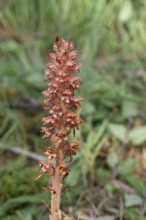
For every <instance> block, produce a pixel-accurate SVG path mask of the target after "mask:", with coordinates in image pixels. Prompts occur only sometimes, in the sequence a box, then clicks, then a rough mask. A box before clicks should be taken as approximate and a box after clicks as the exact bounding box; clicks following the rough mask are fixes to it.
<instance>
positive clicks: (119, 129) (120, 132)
mask: <svg viewBox="0 0 146 220" xmlns="http://www.w3.org/2000/svg"><path fill="white" fill-rule="evenodd" d="M108 128H109V131H110V132H111V133H112V134H113V135H114V136H115V137H116V138H118V139H119V140H120V141H122V142H125V137H126V130H127V129H126V127H125V126H124V125H119V124H109V126H108Z"/></svg>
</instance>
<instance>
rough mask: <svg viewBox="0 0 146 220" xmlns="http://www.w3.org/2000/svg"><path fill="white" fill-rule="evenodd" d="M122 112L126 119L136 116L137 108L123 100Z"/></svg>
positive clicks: (134, 104)
mask: <svg viewBox="0 0 146 220" xmlns="http://www.w3.org/2000/svg"><path fill="white" fill-rule="evenodd" d="M122 111H123V115H124V116H125V117H127V118H128V117H134V116H137V115H138V108H137V105H136V103H135V102H130V101H127V100H124V101H123V104H122Z"/></svg>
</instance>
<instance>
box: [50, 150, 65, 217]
mask: <svg viewBox="0 0 146 220" xmlns="http://www.w3.org/2000/svg"><path fill="white" fill-rule="evenodd" d="M62 162H63V152H62V150H61V149H60V151H59V158H58V160H56V169H55V170H56V171H55V175H54V176H53V183H52V188H53V190H54V193H52V196H51V215H50V220H61V213H60V198H61V191H62V185H63V183H62V182H63V181H62V178H61V177H60V173H59V170H58V167H59V165H60V164H61V163H62Z"/></svg>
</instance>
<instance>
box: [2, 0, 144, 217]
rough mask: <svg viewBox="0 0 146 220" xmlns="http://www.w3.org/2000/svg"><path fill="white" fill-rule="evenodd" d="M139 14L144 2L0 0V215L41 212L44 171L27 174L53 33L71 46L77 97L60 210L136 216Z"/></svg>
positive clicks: (140, 158) (36, 152) (37, 150)
mask: <svg viewBox="0 0 146 220" xmlns="http://www.w3.org/2000/svg"><path fill="white" fill-rule="evenodd" d="M145 12H146V1H144V0H42V1H41V0H21V1H20V0H12V1H11V0H0V85H1V87H0V125H1V126H0V138H1V139H0V153H1V154H0V165H1V166H0V219H2V220H42V219H43V220H46V219H48V210H47V208H46V207H45V206H44V204H43V203H42V202H41V201H42V200H44V201H46V202H47V203H48V204H49V202H50V196H49V193H47V192H44V191H43V189H42V188H43V187H44V186H45V185H46V184H47V181H48V177H43V178H42V179H40V180H37V181H35V180H34V179H35V177H36V176H37V175H38V173H39V167H38V162H37V160H38V157H41V156H42V155H43V149H44V148H45V144H46V143H45V141H44V139H42V134H41V132H40V128H41V126H42V122H41V119H42V117H44V116H45V114H46V112H45V111H44V110H43V96H42V94H41V92H42V91H43V90H45V89H46V86H47V85H46V82H44V79H45V76H44V74H43V70H44V69H45V65H46V63H48V62H49V59H48V51H49V50H51V48H52V43H53V42H54V39H55V37H56V36H58V35H62V36H63V37H64V38H65V39H66V40H72V41H74V42H75V48H76V49H77V50H78V51H79V58H78V59H79V61H80V62H81V63H83V64H84V65H83V68H82V70H81V73H80V76H81V77H82V78H83V84H82V87H81V90H80V94H79V95H80V96H83V97H85V99H86V100H85V101H84V103H83V105H82V109H81V118H83V119H84V120H85V122H86V123H85V124H84V125H83V126H81V130H80V132H78V133H77V136H76V139H78V140H79V141H80V142H81V151H80V153H79V154H78V155H77V156H76V157H75V158H74V162H72V163H71V164H70V168H71V170H72V171H71V173H70V175H69V176H68V177H67V178H66V182H65V188H64V189H63V196H62V208H63V210H64V212H65V213H69V215H70V216H73V217H75V219H80V220H81V219H82V220H88V219H90V220H95V219H97V220H105V219H107V220H145V219H146V187H145V180H146V173H145V170H146V148H145V146H146V13H145ZM16 151H17V153H16ZM32 153H33V154H32ZM24 154H26V156H25V155H24Z"/></svg>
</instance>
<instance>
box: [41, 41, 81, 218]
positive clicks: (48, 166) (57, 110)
mask: <svg viewBox="0 0 146 220" xmlns="http://www.w3.org/2000/svg"><path fill="white" fill-rule="evenodd" d="M73 47H74V45H73V42H67V41H65V40H64V39H63V38H62V37H57V38H56V41H55V43H54V45H53V49H54V51H55V53H49V57H50V60H51V61H52V62H51V63H49V64H48V65H47V69H46V70H45V74H46V76H47V79H48V81H49V84H48V89H47V90H46V91H44V92H43V94H44V96H45V100H44V104H45V109H46V110H48V113H49V116H47V117H44V118H43V120H42V121H43V124H44V127H43V128H42V131H43V133H44V137H45V138H49V139H50V140H51V141H52V146H49V147H48V148H47V149H46V151H45V154H46V155H47V157H48V161H47V162H43V161H41V162H40V166H41V175H42V174H44V173H49V174H51V175H52V178H53V183H52V187H47V189H51V190H50V191H51V192H52V197H51V214H50V219H51V220H61V219H62V217H60V214H58V213H60V196H61V189H62V184H63V180H64V178H65V177H66V176H67V175H68V174H69V168H68V167H67V165H66V164H65V158H66V157H68V156H70V157H72V156H73V155H75V154H76V153H77V152H78V149H79V143H78V142H70V141H69V140H68V135H69V134H70V133H71V132H72V131H73V132H74V130H75V129H78V128H79V125H80V124H82V123H83V120H81V119H80V118H79V116H78V115H77V114H76V110H77V109H78V108H79V107H80V102H81V101H83V100H84V99H83V98H82V97H79V96H74V92H75V90H78V89H79V87H80V84H81V78H80V77H78V76H76V73H79V69H80V67H81V66H82V65H81V64H79V63H76V61H75V59H76V57H77V55H78V52H77V51H74V50H73ZM39 177H40V176H39ZM54 192H55V193H54Z"/></svg>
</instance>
